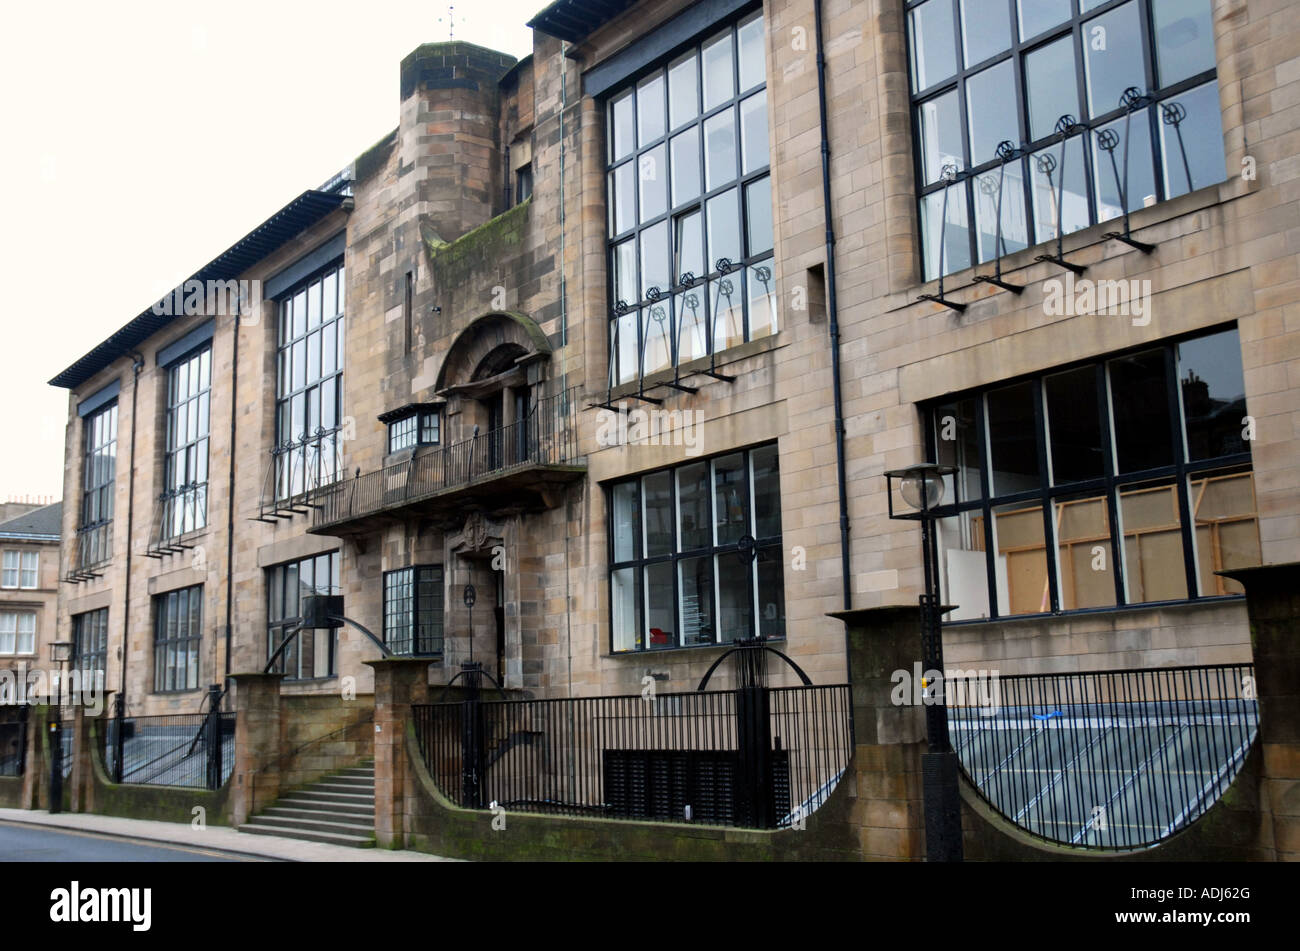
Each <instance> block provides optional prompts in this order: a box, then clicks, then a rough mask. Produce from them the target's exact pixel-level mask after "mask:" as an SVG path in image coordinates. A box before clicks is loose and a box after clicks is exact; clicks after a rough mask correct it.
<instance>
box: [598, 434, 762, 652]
mask: <svg viewBox="0 0 1300 951" xmlns="http://www.w3.org/2000/svg"><path fill="white" fill-rule="evenodd" d="M768 449H770V450H771V451H772V452H773V454H774V457H775V459H776V466H777V468H776V472H777V501H778V504H779V502H780V471H781V453H780V447H779V445H778V443H776V442H775V441H768V442H762V443H754V444H751V445H746V446H739V447H737V448H735V449H728V450H727V451H725V452H719V453H715V454H713V455H709V456H698V457H690V458H687V459H686V460H684V461H682V462H677V463H674V464H672V465H669V466H660V467H659V468H656V469H648V470H646V471H644V472H638V473H637V474H636V475H634V476H628V477H624V478H619V479H614V480H611V481H609V482H606V483H604V489H605V507H606V518H605V524H606V551H605V559H606V565H607V566H608V567H607V575H608V578H607V582H608V585H607V593H608V595H609V604H608V610H607V616H606V623H607V625H608V630H609V637H608V640H607V645H608V649H609V653H610V654H611V655H616V656H628V655H632V654H643V653H654V652H656V651H659V650H697V649H698V650H707V649H709V648H716V647H726V646H727V645H729V644H731V643H734V639H733V640H731V641H721V640H718V639H717V637H718V633H719V627H720V623H719V612H720V610H721V605H720V604H719V603H717V602H718V600H719V599H718V598H713V597H711V598H710V611H709V615H710V617H709V620H710V629H711V631H712V634H713V638H714V639H713V640H712V641H709V642H707V643H695V644H686V643H683V633H684V632H683V631H682V630H680V628H682V617H683V610H682V591H681V581H680V578H681V570H680V567H679V563H680V562H683V561H689V560H692V559H698V558H710V559H713V561H712V564H713V566H714V567H713V568H711V569H710V574H711V578H712V579H713V581H714V583H715V585H716V584H718V579H717V574H718V572H717V570H716V565H717V560H716V559H717V557H718V556H722V557H740V555H739V554H738V552H739V546H738V543H737V542H727V543H724V544H718V543H716V542H712V543H711V544H709V545H704V546H698V547H695V548H688V549H682V548H681V544H682V540H681V500H680V497H679V495H680V493H679V479H678V476H677V473H678V472H679V471H680V470H682V469H686V468H689V467H691V466H694V465H698V464H700V463H703V464H705V465H706V466H707V470H706V471H707V473H708V494H709V532H710V536H711V537H716V534H717V524H716V523H717V516H716V513H715V511H714V507H715V505H716V501H717V484H716V482H715V476H714V468H713V465H714V463H715V462H716V461H718V460H719V459H724V458H726V457H728V456H734V455H738V454H739V455H742V456H743V458H744V467H743V472H744V486H745V492H746V493H747V496H748V501H749V504H748V508H749V525H748V531H747V532H746V534H745V536H742V538H743V537H746V536H747V537H748V538H749V539H751V540H752V543H753V550H754V557H753V562H752V564H751V565H750V573H751V583H752V587H751V589H750V592H749V594H750V600H751V603H750V605H749V607H750V609H751V619H752V628H753V629H752V631H751V633H750V636H751V637H752V636H755V635H757V634H758V633H759V632H760V631H762V629H763V620H764V619H763V618H762V611H761V609H760V606H759V588H760V580H761V579H760V573H759V566H760V563H761V562H763V561H770V559H772V558H773V556H775V560H776V564H778V565H780V566H781V574H782V580H781V584H782V592H781V605H782V608H783V611H784V610H786V609H787V607H786V600H785V590H784V588H785V565H784V557H785V556H784V548H783V542H782V538H783V533H784V524H783V523H784V515H782V516H781V518H780V519H779V521H780V522H781V523H782V534H777V535H764V536H761V537H760V536H756V535H754V534H753V533H754V532H755V531H757V524H758V507H757V505H756V504H755V502H756V499H755V496H754V484H753V483H754V479H753V471H754V466H753V462H752V455H753V453H754V452H756V451H759V450H768ZM663 473H667V474H668V482H669V486H670V490H671V497H670V506H671V511H672V513H673V518H672V546H671V547H672V550H671V551H670V552H668V553H667V554H660V555H651V556H647V555H646V554H645V549H644V537H645V533H646V526H645V517H644V513H645V492H644V489H643V484H644V483H643V480H644V479H646V478H649V477H652V476H657V475H661V474H663ZM627 484H632V485H634V486H635V487H636V493H635V505H636V509H635V511H636V513H637V515H636V518H637V521H636V525H637V528H636V532H635V537H634V540H633V546H632V551H633V557H632V558H625V559H623V560H616V559H615V544H616V541H617V539H616V537H615V534H616V532H615V525H614V518H615V508H614V502H613V499H614V492H615V490H616V489H617V487H619V486H622V485H627ZM660 564H670V565H671V566H672V579H673V619H674V627H676V628H679V630H678V631H677V632H676V633H675V634H674V643H670V644H668V645H665V646H662V647H654V646H652V645H650V644H649V643H645V642H644V638H645V635H646V634H647V633H648V628H647V626H646V624H645V623H644V615H645V609H646V600H647V596H646V592H645V582H644V579H645V573H646V569H647V568H649V567H652V566H654V565H660ZM627 569H631V570H633V571H634V572H635V574H634V579H635V580H634V588H635V592H636V598H637V624H636V627H637V631H638V634H637V637H636V642H635V643H636V646H634V647H632V648H630V649H625V650H619V649H617V648H616V646H615V640H614V638H615V630H614V574H615V572H617V571H623V570H627ZM787 636H788V631H787V630H786V629H785V619H784V616H783V617H782V619H781V633H780V634H779V635H775V636H773V635H768V639H769V640H774V641H776V640H785V639H786V637H787Z"/></svg>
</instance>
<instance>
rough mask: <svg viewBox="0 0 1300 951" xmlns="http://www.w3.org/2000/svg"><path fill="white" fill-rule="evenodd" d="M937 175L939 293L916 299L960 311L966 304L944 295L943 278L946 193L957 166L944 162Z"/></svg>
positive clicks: (955, 173)
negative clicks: (941, 183)
mask: <svg viewBox="0 0 1300 951" xmlns="http://www.w3.org/2000/svg"><path fill="white" fill-rule="evenodd" d="M939 177H940V178H941V179H942V180H943V181H944V182H945V185H944V189H943V203H942V209H941V211H940V212H939V293H938V294H918V295H917V298H916V299H917V300H925V301H931V302H933V303H935V304H942V305H943V306H944V307H947V308H948V309H949V310H955V311H956V312H957V313H959V314H960V313H962V312H964V311H965V310H966V305H965V304H963V303H961V302H960V301H951V300H948V298H947V297H945V296H944V293H943V278H944V266H943V264H944V258H945V256H946V252H947V249H948V241H947V234H946V233H945V232H946V231H947V228H948V193H949V192H950V191H952V186H953V185H954V184H955V183H956V181H957V166H956V165H954V164H952V163H951V162H946V163H944V166H943V168H941V169H940V170H939Z"/></svg>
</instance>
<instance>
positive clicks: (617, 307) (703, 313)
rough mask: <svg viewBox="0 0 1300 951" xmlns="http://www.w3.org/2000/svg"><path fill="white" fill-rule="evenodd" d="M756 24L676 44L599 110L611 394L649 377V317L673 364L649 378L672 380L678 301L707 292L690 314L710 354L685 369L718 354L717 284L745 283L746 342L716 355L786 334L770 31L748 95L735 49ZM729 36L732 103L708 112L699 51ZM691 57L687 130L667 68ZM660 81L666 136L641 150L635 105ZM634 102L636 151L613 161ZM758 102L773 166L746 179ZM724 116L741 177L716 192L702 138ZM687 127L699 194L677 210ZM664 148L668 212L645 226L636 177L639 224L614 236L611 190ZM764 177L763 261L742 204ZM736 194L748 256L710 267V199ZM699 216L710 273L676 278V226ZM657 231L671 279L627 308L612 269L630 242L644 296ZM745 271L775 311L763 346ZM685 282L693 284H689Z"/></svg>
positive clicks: (738, 23) (714, 30)
mask: <svg viewBox="0 0 1300 951" xmlns="http://www.w3.org/2000/svg"><path fill="white" fill-rule="evenodd" d="M756 18H757V19H759V20H765V14H764V12H763V9H762V7H761V5H759V6H748V7H746V8H745V9H744V10H741V11H739V12H737V13H735V14H734V15H732V16H729V17H727V18H726V19H723V20H720V21H718V22H717V23H714V24H711V25H710V26H709V28H708V29H707V30H706V31H704V32H702V33H700V34H698V35H696V36H694V37H692V38H691V40H690V41H688V42H685V43H682V44H679V45H678V46H676V47H675V48H674V49H673V50H672V51H671V52H669V53H668V54H667V55H665V56H662V57H660V58H659V59H657V60H656V61H655V64H654V65H653V66H651V67H648V68H646V69H642V70H638V71H637V72H636V73H635V74H633V75H631V76H629V77H628V78H627V79H626V80H625V81H623V82H620V83H619V84H618V85H617V86H614V87H612V88H610V89H609V90H608V91H606V92H604V93H602V94H601V97H600V107H601V109H602V110H603V112H604V115H605V117H606V135H605V142H604V155H605V161H604V164H603V166H602V174H603V176H604V185H603V187H604V197H605V208H606V215H605V226H604V230H605V262H606V268H607V275H608V280H607V281H606V294H607V301H608V307H609V314H610V317H609V321H608V329H609V347H608V356H609V381H608V382H609V385H610V387H611V388H612V387H615V386H623V385H631V384H634V383H636V382H637V381H640V380H642V379H644V377H645V376H646V371H645V357H646V348H647V343H648V341H647V340H646V339H645V337H646V334H645V333H644V332H643V328H644V327H645V326H646V322H647V319H649V320H656V321H657V322H658V323H660V325H661V326H662V324H663V323H664V322H667V323H668V324H669V325H670V327H669V333H668V362H667V364H666V365H665V366H663V367H661V368H659V369H658V370H652V371H650V373H651V374H652V375H653V374H654V373H658V372H666V371H668V370H670V369H672V368H673V367H676V366H678V365H679V364H680V363H681V362H682V359H681V340H680V339H679V337H680V336H681V335H680V334H679V332H678V331H679V330H680V329H682V327H683V326H684V322H683V320H682V318H681V316H680V315H677V314H676V313H674V311H675V308H676V304H675V301H676V299H677V296H678V295H679V294H681V295H686V296H684V297H683V300H684V301H685V300H688V299H690V300H694V299H695V296H694V295H695V294H697V293H702V294H703V297H704V303H703V305H702V306H700V305H698V302H697V308H698V309H693V310H692V314H693V315H695V316H694V317H693V318H692V328H694V327H695V326H702V327H703V328H704V338H705V339H704V352H703V353H695V354H693V355H692V356H691V357H689V358H688V359H687V360H686V361H685V362H688V363H689V362H691V361H692V360H697V359H702V358H708V357H711V356H712V355H713V354H714V352H715V330H716V328H715V316H714V313H713V303H712V301H711V299H710V290H711V288H712V287H713V286H714V284H713V282H717V286H719V287H722V286H723V285H724V283H731V285H732V287H733V288H734V287H735V284H736V283H737V282H739V283H740V284H741V287H740V288H739V289H738V290H736V291H735V292H736V293H737V294H738V296H739V303H738V305H734V306H738V307H739V311H740V316H741V333H740V338H741V339H740V341H739V342H737V343H733V344H730V345H728V346H727V347H724V348H722V349H718V350H716V352H718V353H722V352H725V350H727V349H731V348H733V347H736V346H740V345H741V344H742V343H747V342H750V341H751V340H752V339H764V337H768V336H776V334H778V333H779V332H780V329H781V325H780V315H779V308H778V307H775V306H774V304H775V295H776V278H775V243H776V226H777V217H776V214H775V206H774V204H773V202H774V198H775V196H774V195H773V194H772V191H771V181H772V155H771V147H770V129H771V124H772V102H771V96H770V82H769V75H768V71H767V70H768V64H767V59H768V55H767V49H766V23H765V24H764V27H763V36H764V37H765V39H764V49H763V56H764V74H763V81H762V82H761V83H758V84H755V85H752V86H750V87H748V88H745V89H742V88H741V85H740V49H739V41H738V32H739V30H740V28H742V27H743V26H746V25H748V23H750V22H751V21H752V20H754V19H756ZM724 32H729V33H730V41H731V69H732V84H733V85H732V95H731V97H730V98H728V99H727V100H725V101H723V102H721V103H716V104H714V105H713V106H710V107H709V108H708V109H705V107H704V86H705V82H704V65H703V62H704V60H703V49H704V47H705V45H707V44H709V43H710V42H711V41H714V40H716V39H717V38H718V37H719V36H720V35H721V34H723V33H724ZM688 55H694V57H695V61H696V96H697V100H696V101H697V109H696V113H695V117H694V118H693V119H692V120H690V121H688V122H684V123H683V124H681V125H679V126H676V127H674V126H673V124H672V118H671V110H672V99H671V90H670V86H669V70H670V67H672V66H673V65H674V64H675V63H677V62H678V61H679V60H681V59H682V58H683V57H685V56H688ZM656 75H658V76H659V77H660V78H661V79H662V82H663V95H664V131H663V134H662V135H660V136H658V137H657V138H655V139H652V140H648V141H646V142H642V141H640V135H639V128H638V116H637V108H636V105H635V100H636V97H637V96H639V95H640V91H639V90H640V87H641V86H642V85H643V84H644V83H645V82H646V81H647V80H649V79H652V78H653V77H655V76H656ZM629 94H631V95H632V96H633V107H632V123H633V128H634V136H635V142H636V144H635V145H634V146H633V148H632V151H631V152H630V153H629V154H627V155H625V156H623V157H621V158H617V159H615V158H614V149H613V137H614V123H613V121H612V118H611V116H612V112H613V106H614V104H615V102H617V101H619V100H622V99H623V98H624V97H625V96H627V95H629ZM760 94H761V95H762V96H763V97H764V109H765V113H766V123H767V127H768V129H769V145H768V160H767V163H766V164H764V165H763V166H761V167H757V168H755V169H753V170H752V171H749V172H746V171H745V170H744V142H743V139H744V132H743V127H742V120H741V111H740V106H741V103H743V102H745V101H746V100H748V99H750V98H752V97H754V96H756V95H760ZM728 111H731V112H732V113H733V114H734V116H735V150H736V176H735V177H734V178H729V179H727V180H726V181H724V182H723V183H722V184H720V185H718V186H716V187H715V188H712V189H710V188H709V187H708V181H707V165H708V162H707V157H708V152H707V144H706V139H705V134H704V133H705V125H706V124H707V123H708V121H709V120H711V119H713V118H715V117H717V116H719V115H722V114H723V113H726V112H728ZM691 128H694V129H695V130H696V135H697V139H698V154H699V167H698V173H699V194H697V195H696V196H695V197H694V198H692V199H690V200H688V201H685V202H682V203H681V204H680V205H674V204H673V197H672V159H671V142H672V140H673V139H674V138H676V137H678V136H680V135H682V134H683V133H685V132H686V131H687V130H688V129H691ZM658 148H662V149H663V155H664V161H663V175H664V179H665V181H664V191H665V195H666V198H665V206H666V207H665V210H664V212H663V213H662V214H659V215H656V216H655V217H653V218H649V219H647V220H645V221H641V220H640V213H639V208H640V201H641V199H640V189H639V187H637V185H636V181H637V177H636V176H635V175H634V178H633V181H634V185H633V191H634V193H635V198H634V207H633V212H632V219H633V224H632V226H631V227H630V228H628V229H626V230H624V231H620V232H615V231H614V230H613V220H612V214H613V208H614V196H613V191H612V188H611V184H610V183H611V180H612V178H613V174H614V172H615V170H616V169H619V168H622V167H623V166H625V165H628V164H631V165H632V166H633V168H634V169H635V168H636V167H637V166H638V164H639V163H640V161H641V159H642V158H643V157H644V156H646V155H647V154H648V153H650V152H653V151H654V150H655V149H658ZM763 179H767V180H768V182H769V186H768V187H769V192H768V202H769V205H771V206H772V207H771V208H770V209H769V214H770V216H771V219H772V232H773V234H772V238H773V240H772V245H773V246H772V247H771V248H768V249H766V250H764V251H760V252H757V253H750V249H749V228H750V220H749V213H748V206H747V203H746V200H745V197H746V193H747V191H748V189H749V188H750V187H751V186H753V185H755V184H756V183H759V182H761V181H762V180H763ZM733 190H734V191H735V193H736V203H737V206H738V207H737V215H738V227H739V231H738V235H739V243H740V249H741V255H742V256H741V258H740V259H739V260H737V261H731V260H729V259H721V258H720V259H718V260H717V261H713V262H709V261H708V260H707V258H708V234H709V229H708V216H707V206H708V204H709V201H710V200H711V199H714V198H718V197H719V196H722V195H724V194H726V193H727V192H729V191H733ZM693 213H698V214H699V216H700V237H701V243H702V246H703V255H704V257H705V259H706V260H705V267H706V268H710V270H709V271H708V272H707V273H705V274H689V275H688V274H687V273H683V274H682V275H679V276H674V275H673V272H674V271H675V270H676V259H675V255H674V253H673V250H674V245H675V234H674V224H675V222H676V221H677V220H679V219H681V218H683V217H685V216H687V215H689V214H693ZM661 224H664V225H666V228H665V231H666V232H667V236H666V247H667V261H668V267H669V272H670V273H669V282H670V283H669V286H668V287H662V288H658V287H647V288H646V289H645V294H646V297H645V298H643V299H640V300H637V301H625V300H619V299H617V298H616V297H615V273H616V270H617V264H616V261H615V248H616V247H617V246H619V245H622V244H625V243H627V242H631V243H632V246H633V251H634V257H635V261H636V264H635V267H634V277H635V281H636V284H637V293H638V294H640V293H641V284H642V263H641V236H642V234H643V233H644V232H646V231H649V230H650V229H652V228H655V227H657V226H659V225H661ZM720 265H721V266H720ZM749 273H753V274H754V275H755V276H757V277H758V278H759V280H761V281H762V282H763V283H764V285H765V287H766V288H767V293H768V297H769V300H771V301H773V305H772V306H773V310H774V311H775V312H774V313H773V315H772V321H773V323H772V328H771V330H770V332H769V333H768V334H766V335H764V337H759V338H753V337H752V336H751V329H752V328H751V315H750V297H751V295H750V293H749V291H748V289H747V288H745V287H744V286H743V285H744V281H745V275H747V274H749ZM688 276H689V278H690V279H689V280H686V278H687V277H688ZM678 277H680V278H682V280H678ZM729 300H730V298H729ZM647 308H649V309H650V315H649V316H648V317H646V316H644V315H643V313H642V312H643V311H644V310H646V309H647ZM656 310H659V311H660V312H661V316H660V317H655V316H654V311H656ZM627 314H636V332H637V341H636V350H637V358H636V364H637V365H636V370H635V372H634V373H632V374H631V375H630V376H628V377H627V378H626V379H624V376H625V374H624V373H623V371H622V369H621V368H620V366H619V360H620V352H621V349H622V347H621V343H620V340H619V333H620V330H619V327H620V321H621V319H622V318H623V317H625V316H626V315H627Z"/></svg>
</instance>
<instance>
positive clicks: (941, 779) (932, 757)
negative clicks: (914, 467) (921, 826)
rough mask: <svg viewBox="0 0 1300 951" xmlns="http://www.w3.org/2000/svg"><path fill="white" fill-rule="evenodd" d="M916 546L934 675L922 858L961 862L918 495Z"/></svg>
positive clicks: (924, 641)
mask: <svg viewBox="0 0 1300 951" xmlns="http://www.w3.org/2000/svg"><path fill="white" fill-rule="evenodd" d="M921 546H922V559H923V561H924V570H925V594H923V595H921V598H920V602H921V665H922V667H923V669H924V671H925V672H926V674H927V675H928V674H929V673H930V672H934V673H936V674H937V678H936V680H935V682H934V684H933V688H934V689H933V691H931V690H930V689H929V688H930V687H931V685H930V684H928V683H927V684H926V692H925V730H926V741H927V747H928V749H927V751H926V752H925V753H923V754H921V776H922V785H923V795H924V801H925V842H926V860H927V861H930V862H960V861H962V841H961V798H960V794H959V792H958V787H957V775H958V764H957V754H956V752H954V750H953V748H952V743H951V742H950V740H949V736H948V708H947V704H946V701H945V697H944V676H943V625H942V622H941V620H940V614H939V593H938V587H939V586H938V580H939V579H938V540H937V538H936V537H935V533H934V524H933V516H932V515H931V512H930V507H929V500H928V497H926V494H925V493H923V494H922V505H921Z"/></svg>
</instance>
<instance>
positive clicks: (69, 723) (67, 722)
mask: <svg viewBox="0 0 1300 951" xmlns="http://www.w3.org/2000/svg"><path fill="white" fill-rule="evenodd" d="M75 722H76V721H74V720H73V719H72V717H64V718H63V719H62V720H60V721H59V766H60V767H61V770H62V772H63V778H64V779H65V780H66V779H67V778H68V777H69V776H71V775H72V761H73V756H72V753H73V741H74V740H75V739H76V728H75Z"/></svg>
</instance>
